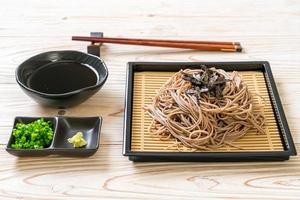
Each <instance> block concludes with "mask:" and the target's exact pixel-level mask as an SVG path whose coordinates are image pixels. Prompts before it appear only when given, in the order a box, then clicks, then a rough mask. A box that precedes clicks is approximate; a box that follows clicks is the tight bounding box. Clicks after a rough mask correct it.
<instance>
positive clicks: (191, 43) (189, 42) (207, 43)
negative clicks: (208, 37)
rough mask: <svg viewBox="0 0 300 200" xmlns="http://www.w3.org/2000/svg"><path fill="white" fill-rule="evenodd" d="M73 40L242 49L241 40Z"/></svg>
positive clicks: (79, 39)
mask: <svg viewBox="0 0 300 200" xmlns="http://www.w3.org/2000/svg"><path fill="white" fill-rule="evenodd" d="M72 40H76V41H88V42H92V43H113V44H127V45H142V46H156V47H170V48H183V49H195V50H201V51H225V52H241V51H242V46H241V44H240V43H239V42H220V41H192V40H159V39H137V38H112V37H102V38H101V37H85V36H73V37H72Z"/></svg>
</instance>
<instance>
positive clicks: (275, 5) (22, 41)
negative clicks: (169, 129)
mask: <svg viewBox="0 0 300 200" xmlns="http://www.w3.org/2000/svg"><path fill="white" fill-rule="evenodd" d="M0 3H1V6H0V57H1V62H0V144H2V145H0V163H1V165H0V171H1V173H0V198H1V199H15V198H20V199H21V198H23V199H100V198H101V199H109V198H110V199H154V198H157V199H169V198H172V199H195V198H197V199H199V198H203V199H207V198H214V199H231V198H232V199H239V198H243V199H262V198H264V199H298V197H299V196H300V192H299V191H300V190H299V179H300V174H299V173H298V171H299V169H300V162H299V157H295V158H293V159H292V160H290V161H287V162H272V163H262V162H260V163H256V162H255V163H201V164H199V163H132V162H129V161H128V160H127V158H125V157H123V156H122V155H121V144H122V128H123V109H124V104H123V103H124V90H125V73H126V63H127V62H128V61H233V60H234V61H238V60H268V61H270V64H271V66H272V71H273V73H274V77H275V80H276V84H277V86H278V90H279V93H280V96H281V99H282V102H283V105H284V109H285V113H286V116H287V119H288V122H289V126H290V128H291V131H292V134H293V136H294V139H295V141H296V142H297V143H298V145H297V147H298V148H299V147H300V146H299V144H300V123H299V121H300V104H299V102H300V92H299V88H300V78H299V77H300V68H299V66H300V59H299V54H300V46H299V42H300V15H299V13H300V9H299V8H300V2H299V1H293V0H274V1H258V0H251V1H250V0H227V1H218V0H210V1H205V2H204V1H201V2H200V1H197V0H190V1H184V2H183V1H180V0H172V1H170V0H157V1H143V2H140V1H139V0H123V1H117V0H103V1H96V0H90V1H89V3H87V2H86V1H85V0H77V1H59V2H56V1H53V0H44V1H38V0H26V1H17V0H10V1H4V0H0ZM90 31H103V32H104V34H105V35H106V36H115V37H118V36H124V37H140V38H163V39H201V40H227V41H233V40H235V41H240V42H241V43H242V45H243V46H244V48H245V51H244V52H243V53H219V52H214V53H212V52H198V51H189V50H179V49H162V48H154V47H133V46H120V45H104V46H103V47H102V54H101V55H102V57H103V59H104V60H105V62H106V64H107V66H108V67H109V72H110V74H109V78H108V80H107V83H106V84H105V86H104V87H103V89H102V90H101V91H100V92H98V93H97V94H96V95H94V96H93V97H92V98H91V99H89V100H88V101H86V102H85V103H83V104H81V105H80V106H76V107H74V108H70V109H66V110H65V112H66V113H65V115H69V116H71V115H72V116H93V115H102V116H103V118H104V123H103V131H102V134H101V144H102V145H103V146H102V147H101V148H100V150H99V151H98V152H97V153H96V155H94V156H93V157H91V158H65V157H55V156H54V157H45V158H21V159H18V158H15V157H13V156H10V155H9V154H7V153H6V152H5V151H4V145H3V144H6V143H7V140H8V136H9V134H10V131H11V125H12V122H13V118H14V117H15V116H16V115H25V116H26V115H29V116H32V115H36V116H42V115H48V116H52V115H56V114H58V112H59V110H58V109H54V108H44V107H41V106H39V105H37V104H36V103H34V102H33V101H32V100H31V99H29V98H28V97H27V96H26V95H25V94H23V92H22V91H21V90H20V88H18V86H17V85H16V83H15V78H14V71H15V68H16V67H17V66H18V65H19V64H20V63H21V62H22V61H24V60H26V59H27V58H28V57H30V56H32V55H35V54H37V53H41V52H44V51H51V50H62V49H73V50H79V51H86V45H87V43H84V42H73V41H71V40H70V38H71V36H72V35H88V34H89V32H90Z"/></svg>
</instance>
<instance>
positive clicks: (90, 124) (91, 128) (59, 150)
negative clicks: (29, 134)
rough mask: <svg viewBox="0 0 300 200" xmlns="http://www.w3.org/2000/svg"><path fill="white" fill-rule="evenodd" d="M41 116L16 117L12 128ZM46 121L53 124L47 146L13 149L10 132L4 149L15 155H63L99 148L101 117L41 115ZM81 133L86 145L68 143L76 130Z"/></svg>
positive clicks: (78, 153)
mask: <svg viewBox="0 0 300 200" xmlns="http://www.w3.org/2000/svg"><path fill="white" fill-rule="evenodd" d="M40 118H41V117H16V118H15V121H14V125H13V128H14V127H15V126H16V124H17V123H25V124H27V123H31V122H33V121H35V120H37V119H40ZM43 118H44V119H45V120H46V121H51V122H52V124H53V127H52V128H53V130H54V136H53V140H52V142H51V144H50V146H49V147H45V148H43V149H13V148H11V144H12V143H13V142H14V137H13V135H12V134H11V136H10V139H9V141H8V143H7V146H6V151H7V152H8V153H10V154H12V155H15V156H19V157H22V156H45V155H52V154H56V155H64V156H91V155H93V154H94V153H95V152H96V151H97V150H98V148H99V139H100V128H101V124H102V118H101V117H61V116H59V117H43ZM79 131H81V132H82V133H83V137H84V139H85V140H86V141H87V143H88V144H87V145H86V146H84V147H82V148H74V147H73V146H72V145H71V144H69V143H68V141H67V139H68V138H70V137H72V136H73V135H75V134H76V133H77V132H79Z"/></svg>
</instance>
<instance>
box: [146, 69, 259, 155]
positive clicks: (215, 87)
mask: <svg viewBox="0 0 300 200" xmlns="http://www.w3.org/2000/svg"><path fill="white" fill-rule="evenodd" d="M255 106H257V105H255ZM144 109H145V110H146V112H147V113H148V114H149V115H150V116H151V118H152V119H153V120H152V123H151V125H150V126H149V133H150V134H152V135H155V136H158V137H159V138H160V139H161V140H174V145H176V146H177V148H178V149H179V150H180V145H184V146H185V147H188V148H192V149H194V150H213V149H216V148H219V147H221V146H223V145H225V144H226V145H230V146H234V147H236V148H239V147H238V146H235V145H233V144H232V142H233V141H235V140H237V139H239V138H241V137H243V136H244V135H245V134H246V133H247V131H248V130H250V129H252V128H254V129H256V130H257V133H258V134H264V129H263V125H264V123H265V118H264V116H263V113H262V112H261V111H257V109H256V110H255V112H254V104H253V97H252V94H251V93H250V91H249V90H248V88H247V85H246V84H245V83H244V81H243V78H242V77H241V76H240V75H239V74H238V73H237V72H236V71H234V72H225V71H224V70H222V69H216V68H207V67H205V66H202V67H201V69H185V70H181V71H179V72H177V73H175V74H174V75H173V76H172V77H171V78H170V79H169V80H168V81H167V82H166V83H165V84H164V85H163V86H162V88H161V89H160V90H159V91H158V92H157V94H156V96H155V97H154V99H153V103H152V105H146V106H145V107H144Z"/></svg>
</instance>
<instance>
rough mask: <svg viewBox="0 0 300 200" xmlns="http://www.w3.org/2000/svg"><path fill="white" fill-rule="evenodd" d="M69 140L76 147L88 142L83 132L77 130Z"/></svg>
mask: <svg viewBox="0 0 300 200" xmlns="http://www.w3.org/2000/svg"><path fill="white" fill-rule="evenodd" d="M68 142H69V143H70V144H72V145H73V147H75V148H79V147H83V146H85V145H86V144H87V142H86V140H85V139H84V138H83V134H82V132H77V133H76V134H75V135H74V136H73V137H71V138H69V139H68Z"/></svg>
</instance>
